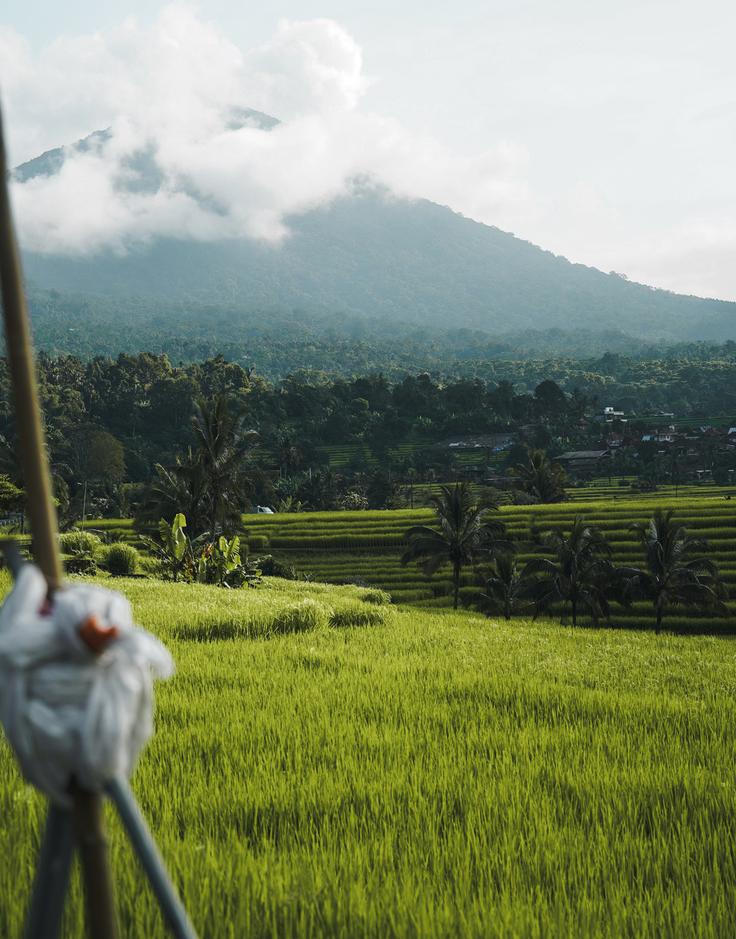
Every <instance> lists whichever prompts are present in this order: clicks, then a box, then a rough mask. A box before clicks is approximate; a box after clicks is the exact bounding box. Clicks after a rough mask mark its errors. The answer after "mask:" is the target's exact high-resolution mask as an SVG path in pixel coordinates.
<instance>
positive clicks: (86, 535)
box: [59, 529, 102, 574]
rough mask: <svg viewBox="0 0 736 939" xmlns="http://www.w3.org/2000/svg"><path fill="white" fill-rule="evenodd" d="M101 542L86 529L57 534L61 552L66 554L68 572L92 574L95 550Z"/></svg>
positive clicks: (93, 571) (95, 561) (95, 563)
mask: <svg viewBox="0 0 736 939" xmlns="http://www.w3.org/2000/svg"><path fill="white" fill-rule="evenodd" d="M101 545H102V542H101V541H100V539H99V538H98V537H97V535H93V534H92V533H91V532H88V531H79V530H77V529H74V530H72V531H66V532H64V534H63V535H60V536H59V546H60V547H61V550H62V553H63V554H66V555H68V557H67V558H66V560H65V566H66V570H67V572H68V573H69V574H94V573H95V572H96V571H97V559H96V555H97V551H98V549H99V548H100V546H101Z"/></svg>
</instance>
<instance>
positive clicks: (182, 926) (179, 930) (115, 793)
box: [106, 778, 197, 939]
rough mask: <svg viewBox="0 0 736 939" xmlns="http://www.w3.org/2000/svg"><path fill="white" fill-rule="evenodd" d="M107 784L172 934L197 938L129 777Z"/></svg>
mask: <svg viewBox="0 0 736 939" xmlns="http://www.w3.org/2000/svg"><path fill="white" fill-rule="evenodd" d="M106 788H107V794H108V795H109V796H110V799H111V800H112V801H113V802H114V803H115V807H116V808H117V810H118V814H119V815H120V821H121V822H122V823H123V827H124V828H125V830H126V831H127V833H128V837H129V838H130V843H131V844H132V845H133V849H134V851H135V853H136V854H137V855H138V859H139V861H140V862H141V866H142V867H143V870H144V871H145V872H146V874H147V876H148V880H149V882H150V884H151V887H152V889H153V892H154V894H155V895H156V899H157V900H158V905H159V906H160V907H161V911H162V912H163V914H164V917H165V919H166V923H167V925H168V927H169V929H170V931H171V934H172V936H174V937H175V939H197V934H196V932H195V931H194V926H192V924H191V922H190V921H189V917H188V916H187V911H186V910H185V909H184V904H183V903H182V902H181V900H180V899H179V895H178V894H177V892H176V888H175V887H174V885H173V883H172V882H171V877H169V874H168V871H167V870H166V865H165V864H164V861H163V858H162V857H161V854H160V853H159V850H158V848H157V847H156V842H155V841H154V840H153V836H152V835H151V832H150V831H149V830H148V825H147V824H146V820H145V818H144V817H143V813H142V812H141V810H140V809H139V808H138V803H137V802H136V801H135V796H134V795H133V793H132V792H131V791H130V786H129V785H128V781H127V780H126V779H120V778H118V779H111V780H110V782H109V783H108V784H107V787H106Z"/></svg>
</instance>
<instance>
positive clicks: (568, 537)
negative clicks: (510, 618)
mask: <svg viewBox="0 0 736 939" xmlns="http://www.w3.org/2000/svg"><path fill="white" fill-rule="evenodd" d="M542 540H543V543H544V544H545V546H546V547H547V548H548V549H549V550H550V551H551V553H552V554H553V555H554V558H553V559H550V558H537V559H535V560H533V561H530V562H529V563H528V564H527V565H526V567H525V568H524V576H525V577H532V576H535V577H537V582H536V586H535V591H534V592H535V599H536V614H535V615H538V614H539V613H540V612H541V611H542V610H544V609H546V608H547V607H548V606H549V605H550V604H551V603H555V602H557V601H560V602H561V603H562V609H563V614H562V618H564V616H565V614H566V612H567V609H568V607H569V609H570V612H571V614H572V625H573V626H577V617H578V613H579V612H581V611H582V610H585V611H586V612H587V613H588V614H589V615H590V616H591V618H592V619H593V622H595V623H597V622H598V619H599V618H600V617H601V616H608V613H609V605H608V597H607V594H608V591H609V589H610V587H611V583H612V578H613V566H612V564H611V561H610V557H611V546H610V545H609V543H608V541H606V538H605V536H604V535H603V533H602V532H601V531H600V530H599V529H598V528H595V527H594V526H592V525H588V524H587V523H586V522H585V521H584V520H583V519H582V518H581V517H580V516H579V515H578V516H576V517H575V521H574V522H573V526H572V528H571V529H570V532H569V533H567V534H564V533H561V532H557V531H551V532H547V533H546V534H545V535H544V537H543V539H542Z"/></svg>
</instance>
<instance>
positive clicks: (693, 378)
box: [0, 343, 736, 515]
mask: <svg viewBox="0 0 736 939" xmlns="http://www.w3.org/2000/svg"><path fill="white" fill-rule="evenodd" d="M39 372H40V387H41V394H42V399H43V405H44V410H45V414H46V420H47V434H48V441H49V447H50V451H51V459H52V463H53V467H54V475H55V479H56V485H57V494H58V496H59V499H60V503H61V504H62V506H68V507H70V511H76V512H77V513H78V512H79V505H80V500H81V498H82V492H83V491H87V490H89V493H88V498H89V500H90V501H89V504H88V508H89V509H90V510H94V511H98V512H101V513H108V514H109V513H112V514H115V515H118V514H129V513H130V512H131V511H132V510H133V509H134V508H135V505H136V504H137V503H138V502H139V501H140V499H141V498H142V495H143V492H144V490H145V487H146V484H148V483H149V482H150V480H151V479H152V478H154V477H155V476H156V473H157V472H160V471H161V469H166V468H167V467H172V466H174V465H176V463H177V460H178V459H179V460H180V459H182V458H183V457H184V456H185V455H186V453H187V452H188V450H189V448H191V447H192V446H193V445H194V442H195V439H194V435H193V429H192V415H193V414H194V412H195V409H196V405H197V403H198V402H205V403H206V402H210V403H211V402H214V401H217V400H218V399H221V398H222V399H226V400H227V402H228V405H229V408H230V410H231V411H232V413H234V414H237V415H238V421H239V425H240V426H242V428H243V429H244V430H247V431H249V432H252V434H251V444H250V445H249V448H248V461H249V466H250V472H249V481H250V482H249V485H250V488H249V495H250V499H251V500H252V501H253V502H258V501H265V502H267V503H273V504H277V503H278V502H279V500H281V501H283V500H285V499H292V500H295V501H299V502H303V503H304V504H305V505H308V506H311V507H316V506H317V505H318V504H319V505H324V504H325V503H326V505H328V506H329V505H331V504H335V503H336V502H338V501H339V498H338V497H339V496H340V493H342V495H344V494H345V493H346V492H349V491H352V490H354V489H355V481H356V480H359V481H360V489H361V492H363V493H366V492H368V490H371V494H370V495H369V496H368V497H367V500H368V503H369V504H376V505H382V504H387V502H388V501H390V500H389V497H390V491H391V486H390V485H389V482H387V477H388V479H389V480H390V479H391V478H393V479H394V480H405V479H412V478H413V479H430V478H432V479H448V478H452V477H453V476H454V475H456V472H457V470H458V463H457V459H456V456H457V454H454V453H453V452H452V449H451V447H450V442H451V440H452V438H453V436H455V437H457V435H466V436H467V435H475V436H478V435H491V434H505V435H507V437H508V441H509V444H508V445H507V446H506V447H505V449H504V452H503V453H501V454H500V455H499V456H498V457H497V458H495V466H496V467H497V469H498V470H499V471H504V469H507V468H508V467H510V466H512V465H514V463H515V462H518V461H519V460H520V459H521V458H523V456H524V451H525V448H542V449H544V450H546V451H548V452H549V454H550V455H551V456H555V455H556V454H559V453H561V452H562V451H564V450H575V449H581V450H582V449H589V448H595V447H606V446H607V442H606V433H607V430H605V429H604V428H603V427H602V426H601V425H600V424H599V423H597V422H596V420H595V415H596V414H597V413H598V412H600V411H601V410H602V408H603V407H604V406H615V407H616V408H617V409H620V410H623V411H624V412H625V414H626V428H628V429H627V430H626V434H629V435H630V443H631V446H630V447H629V450H630V451H631V454H630V456H631V459H633V458H637V459H638V458H641V459H645V458H646V455H647V447H650V448H651V447H652V446H654V445H650V444H646V443H642V442H641V440H642V437H641V434H642V432H643V431H647V430H651V429H652V428H653V427H661V426H663V425H665V424H668V423H669V422H670V421H675V422H679V423H683V422H684V423H687V422H688V421H689V422H690V423H691V424H693V425H694V426H695V425H698V423H702V422H707V421H716V422H717V423H720V424H721V425H723V424H725V425H726V426H728V425H729V423H736V419H734V416H735V415H736V345H734V344H733V343H729V344H727V345H726V346H723V347H721V348H720V349H714V350H711V351H710V356H709V357H708V356H706V352H705V350H698V351H695V350H693V351H692V352H691V355H690V356H671V357H667V358H662V359H643V358H628V357H626V356H622V355H616V354H606V355H604V356H601V357H599V358H596V359H590V360H587V361H574V360H569V359H559V360H547V361H530V362H514V361H499V362H497V363H495V364H494V372H495V375H494V377H493V378H488V379H486V378H480V377H474V378H465V377H458V378H455V379H453V380H438V379H434V378H433V377H432V376H430V375H429V374H427V373H426V372H422V373H414V374H406V375H404V377H403V378H402V379H401V380H398V381H390V380H389V379H388V378H387V377H386V376H385V375H382V374H380V373H373V374H368V375H364V376H363V377H359V378H352V379H344V378H330V377H328V376H327V375H325V374H324V373H321V374H320V373H314V372H312V373H309V374H305V373H295V374H293V375H291V376H289V377H287V378H285V379H284V380H282V381H277V382H272V381H269V380H267V379H266V378H264V377H263V376H261V375H260V374H258V373H257V372H254V371H253V370H250V369H246V368H243V367H242V366H241V365H239V364H238V363H236V362H228V361H227V360H226V359H225V358H224V357H222V356H218V357H214V358H210V359H206V360H204V361H202V362H197V363H189V364H183V365H173V364H172V363H171V362H170V360H169V359H168V358H167V357H166V356H164V355H153V354H150V353H144V354H139V355H120V356H118V358H117V359H114V360H113V359H110V358H105V357H97V358H93V359H90V360H86V361H85V360H82V359H80V358H76V357H72V356H59V357H52V356H49V355H46V354H42V355H41V357H40V362H39ZM0 391H1V397H0V434H2V448H1V452H0V457H1V459H2V465H1V466H0V470H1V471H2V472H3V473H5V474H6V476H7V477H8V478H9V479H10V480H11V481H12V482H13V483H16V484H19V485H20V484H22V480H21V479H20V476H19V470H18V467H17V464H16V462H15V459H16V457H15V454H16V449H15V444H14V427H13V410H12V402H11V400H10V394H9V386H8V378H7V373H6V370H5V366H4V362H3V367H2V370H1V371H0ZM622 428H623V425H622V426H621V427H619V428H618V429H619V430H622ZM608 429H610V428H608ZM724 432H725V431H724ZM632 434H633V436H631V435H632ZM637 434H638V436H637ZM619 437H620V438H622V440H623V434H619ZM624 442H625V441H624ZM511 444H513V445H511ZM487 446H490V445H487ZM335 449H340V450H341V451H342V453H343V456H342V460H341V465H340V467H339V474H338V475H339V478H337V476H336V473H335V469H336V467H335V461H334V460H333V459H331V457H334V451H335ZM622 452H623V450H622ZM631 459H629V463H630V462H631ZM157 464H158V466H159V468H160V469H156V466H157ZM622 465H623V464H622ZM627 466H628V471H629V472H635V471H636V466H633V468H632V467H631V466H629V464H627ZM729 466H730V463H729ZM320 474H321V475H320ZM316 480H319V481H320V485H323V484H325V480H327V484H326V485H327V489H328V490H330V492H331V495H330V497H329V498H326V497H323V495H315V491H314V490H315V487H316V486H317V482H315V481H316ZM371 487H373V488H372V489H371ZM85 498H87V497H85Z"/></svg>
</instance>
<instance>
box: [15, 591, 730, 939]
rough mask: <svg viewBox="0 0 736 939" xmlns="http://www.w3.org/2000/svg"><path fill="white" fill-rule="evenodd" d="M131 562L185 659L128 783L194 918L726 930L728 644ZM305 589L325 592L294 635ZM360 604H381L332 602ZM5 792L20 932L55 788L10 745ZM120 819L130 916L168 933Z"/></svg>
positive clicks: (378, 929) (73, 933)
mask: <svg viewBox="0 0 736 939" xmlns="http://www.w3.org/2000/svg"><path fill="white" fill-rule="evenodd" d="M116 584H119V585H120V586H121V587H122V588H123V589H124V591H125V592H126V593H127V594H128V595H129V596H130V598H131V600H132V602H133V604H134V608H135V611H136V615H137V619H138V620H139V621H140V622H141V623H142V624H144V625H145V626H146V627H147V628H149V629H151V630H153V631H154V632H155V633H157V634H158V635H159V636H161V637H162V638H163V639H164V640H165V641H166V642H167V643H168V644H169V646H170V647H171V649H172V651H173V653H174V656H175V659H176V662H177V668H178V672H177V675H176V676H175V677H174V679H172V680H171V681H170V682H168V683H163V684H161V685H159V687H158V692H157V701H158V713H157V727H158V730H157V734H156V736H155V738H154V740H153V741H152V743H151V744H150V745H149V748H148V749H147V751H146V752H145V753H144V755H143V758H142V760H141V762H140V765H139V768H138V770H137V772H136V774H135V776H134V779H133V786H134V789H135V791H136V793H137V795H138V797H139V799H140V801H141V804H142V806H143V808H144V810H145V812H146V814H147V816H148V817H149V819H150V822H151V825H152V827H153V830H154V832H155V834H156V836H157V838H158V840H159V842H160V845H161V848H162V851H163V853H164V855H165V857H166V859H167V861H168V863H169V865H170V867H171V870H172V872H173V875H174V878H175V880H176V882H177V884H178V885H179V888H180V890H181V892H182V894H183V896H184V898H185V900H186V903H187V905H188V907H189V910H190V913H191V916H192V919H193V921H194V923H195V925H196V926H197V928H198V930H199V932H200V935H201V936H203V937H233V939H235V937H237V939H242V937H250V936H255V937H276V936H279V937H317V936H319V937H341V939H349V937H350V939H352V937H401V939H404V937H419V936H459V937H477V939H481V937H482V939H488V937H546V936H568V937H602V936H620V937H637V939H639V937H643V939H647V937H690V936H698V937H704V939H710V937H713V939H715V937H721V936H730V935H734V932H735V930H736V853H735V852H734V843H735V835H736V830H735V829H736V821H735V820H736V814H735V813H736V788H735V786H734V779H733V752H734V744H735V743H736V659H735V658H734V653H733V646H732V643H731V641H729V640H727V639H723V638H718V637H703V636H699V637H692V636H691V637H685V636H675V635H663V636H654V635H653V634H651V633H646V632H631V631H627V630H620V631H610V630H608V631H606V630H603V631H600V630H599V631H595V630H588V629H576V630H572V629H566V628H563V627H559V626H556V625H554V624H551V623H549V622H540V623H535V624H531V623H529V622H528V621H523V620H520V621H516V622H513V623H512V624H510V625H506V624H503V623H497V622H495V621H489V620H487V619H484V618H481V617H479V616H477V615H474V614H472V613H468V612H461V613H458V614H452V613H450V612H447V611H437V612H432V611H429V610H422V609H412V608H409V607H403V608H399V609H396V608H387V607H385V606H384V605H382V604H380V603H379V604H376V603H375V602H367V601H368V600H369V599H372V600H374V601H375V599H377V598H376V597H375V596H374V597H371V596H370V594H369V593H368V592H366V591H362V590H361V589H360V588H356V587H344V588H340V587H330V586H325V585H322V584H305V583H294V582H284V581H278V580H270V579H268V580H266V582H265V583H264V585H263V587H262V588H259V589H256V590H247V589H246V590H240V591H224V590H218V588H214V587H205V586H199V585H186V584H164V583H161V582H155V581H142V580H131V581H120V582H116ZM378 599H380V597H379V598H378ZM305 602H311V603H313V604H316V605H319V607H320V608H321V609H322V610H323V613H324V615H322V616H321V617H319V616H318V617H317V618H316V619H315V620H314V622H312V623H311V624H310V625H308V626H307V627H305V628H304V629H303V630H300V631H289V632H284V631H283V629H282V626H279V625H278V624H279V623H280V622H281V623H282V624H283V621H284V618H283V616H280V614H283V613H284V611H287V610H294V609H295V608H296V607H299V606H300V605H302V606H303V605H304V604H305ZM361 610H366V611H374V612H376V611H379V612H380V611H384V610H385V611H386V612H387V615H386V616H385V617H384V618H383V619H379V620H376V621H372V622H370V623H369V622H363V623H362V624H361V625H358V624H357V620H353V621H352V622H349V621H347V620H343V621H341V620H340V618H339V617H335V614H336V613H337V612H338V611H343V614H344V615H346V616H347V617H348V620H349V619H350V616H351V615H352V616H355V615H356V614H357V613H358V612H360V611H361ZM287 619H288V617H287ZM300 622H302V624H303V623H304V620H303V619H302V620H300ZM0 813H2V818H3V825H2V827H0V853H1V854H2V857H3V861H4V863H3V864H2V865H0V935H2V936H8V937H13V936H17V935H19V934H20V931H21V922H22V916H23V910H24V906H25V901H26V899H27V896H28V891H29V888H30V880H31V873H32V865H33V862H34V851H35V847H36V845H37V843H38V837H39V826H40V825H41V822H42V805H41V801H40V799H39V798H38V797H37V796H36V795H35V793H34V792H33V791H32V790H31V789H30V788H29V787H27V786H26V785H24V783H23V782H22V780H21V779H20V777H19V776H18V774H17V771H16V768H15V765H14V763H13V762H12V759H11V757H10V755H9V753H8V751H7V748H6V747H5V744H4V743H3V744H0ZM111 838H112V844H113V864H114V866H115V870H116V872H117V878H118V896H119V906H120V912H121V924H122V935H124V936H146V937H151V939H155V937H162V936H164V935H165V931H164V928H163V925H162V923H161V921H160V915H159V914H158V912H157V911H156V909H155V905H154V903H153V901H152V899H151V897H150V894H149V892H148V889H147V887H146V886H145V885H144V882H143V879H142V878H141V876H140V874H139V872H138V870H137V868H136V866H135V864H134V863H133V861H132V859H131V857H130V856H129V853H128V849H127V848H126V847H125V846H124V843H123V841H122V839H121V838H120V837H119V832H118V831H117V828H116V826H115V825H114V824H113V826H112V833H111ZM64 935H65V936H67V937H75V939H76V937H81V935H82V931H81V915H80V897H79V889H78V885H76V886H75V890H74V896H73V901H72V903H71V904H70V906H69V908H68V910H67V914H66V923H65V933H64Z"/></svg>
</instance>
